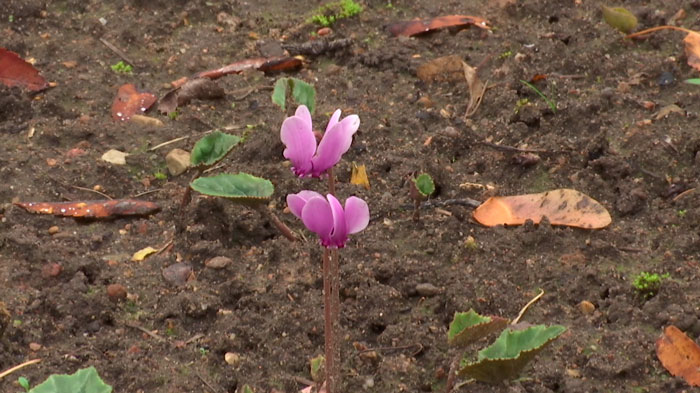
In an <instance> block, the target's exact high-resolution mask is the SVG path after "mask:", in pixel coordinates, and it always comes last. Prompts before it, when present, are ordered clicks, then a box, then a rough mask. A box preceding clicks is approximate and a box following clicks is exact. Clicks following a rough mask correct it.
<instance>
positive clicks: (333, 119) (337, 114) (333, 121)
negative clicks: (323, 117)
mask: <svg viewBox="0 0 700 393" xmlns="http://www.w3.org/2000/svg"><path fill="white" fill-rule="evenodd" d="M338 120H340V109H336V110H335V112H333V116H331V119H330V120H328V125H327V126H326V132H328V131H330V129H331V128H333V126H334V125H336V124H338Z"/></svg>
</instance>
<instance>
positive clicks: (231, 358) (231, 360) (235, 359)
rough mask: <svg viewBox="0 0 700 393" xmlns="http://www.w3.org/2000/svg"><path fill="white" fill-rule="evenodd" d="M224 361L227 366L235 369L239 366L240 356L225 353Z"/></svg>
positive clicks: (233, 353)
mask: <svg viewBox="0 0 700 393" xmlns="http://www.w3.org/2000/svg"><path fill="white" fill-rule="evenodd" d="M224 360H225V361H226V363H227V364H229V365H231V366H233V367H237V366H238V365H239V364H241V355H239V354H237V353H235V352H226V354H225V355H224Z"/></svg>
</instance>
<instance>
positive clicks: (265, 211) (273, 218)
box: [256, 206, 297, 242]
mask: <svg viewBox="0 0 700 393" xmlns="http://www.w3.org/2000/svg"><path fill="white" fill-rule="evenodd" d="M256 209H257V210H258V211H259V212H260V213H261V214H262V215H264V216H266V217H267V219H268V220H270V222H272V225H274V226H275V228H277V230H278V231H280V233H281V234H282V236H284V237H286V238H287V239H288V240H289V241H292V242H295V241H296V240H297V237H296V236H295V235H294V232H292V230H291V229H289V227H288V226H287V225H286V224H285V223H283V222H282V220H280V219H279V217H277V215H276V214H275V213H274V212H273V211H272V209H270V206H267V207H264V206H257V207H256Z"/></svg>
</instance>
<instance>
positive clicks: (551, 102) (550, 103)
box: [520, 79, 557, 113]
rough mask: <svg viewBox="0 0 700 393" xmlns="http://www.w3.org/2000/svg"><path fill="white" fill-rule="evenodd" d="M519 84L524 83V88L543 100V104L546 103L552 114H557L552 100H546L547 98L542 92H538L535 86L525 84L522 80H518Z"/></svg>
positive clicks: (555, 105) (528, 83)
mask: <svg viewBox="0 0 700 393" xmlns="http://www.w3.org/2000/svg"><path fill="white" fill-rule="evenodd" d="M520 82H522V83H524V84H525V86H527V87H529V88H530V89H532V91H534V92H535V93H537V95H538V96H540V97H541V98H542V99H543V100H544V102H546V103H547V105H549V108H550V109H551V110H552V112H554V113H556V112H557V104H556V103H555V102H554V101H552V100H550V99H549V98H547V96H546V95H544V93H542V92H541V91H540V89H538V88H537V87H535V85H533V84H532V83H530V82H527V81H524V80H522V79H521V80H520Z"/></svg>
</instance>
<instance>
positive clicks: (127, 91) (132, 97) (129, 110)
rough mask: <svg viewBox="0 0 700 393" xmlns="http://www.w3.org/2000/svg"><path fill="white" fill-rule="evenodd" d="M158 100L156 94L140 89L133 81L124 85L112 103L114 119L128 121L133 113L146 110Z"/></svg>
mask: <svg viewBox="0 0 700 393" xmlns="http://www.w3.org/2000/svg"><path fill="white" fill-rule="evenodd" d="M156 100H157V98H156V96H155V95H153V94H151V93H148V92H141V91H138V90H137V89H136V86H134V85H133V84H131V83H127V84H125V85H122V86H121V87H120V88H119V91H118V92H117V96H116V97H114V102H113V103H112V119H114V120H121V121H127V120H129V119H131V116H132V115H135V114H139V115H140V114H142V113H144V112H146V111H147V110H148V108H150V107H151V105H153V103H155V102H156Z"/></svg>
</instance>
